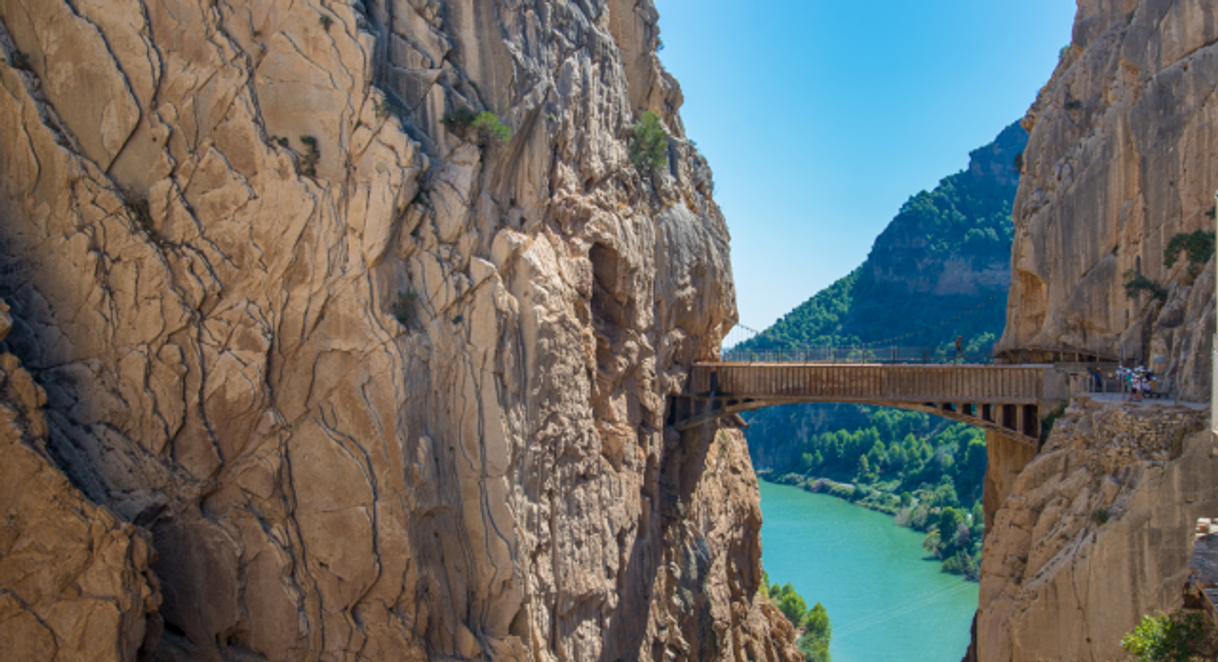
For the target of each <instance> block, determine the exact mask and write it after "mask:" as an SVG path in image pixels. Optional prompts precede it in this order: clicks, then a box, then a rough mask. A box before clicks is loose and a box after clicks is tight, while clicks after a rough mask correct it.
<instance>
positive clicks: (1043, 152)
mask: <svg viewBox="0 0 1218 662" xmlns="http://www.w3.org/2000/svg"><path fill="white" fill-rule="evenodd" d="M1216 42H1218V3H1215V2H1214V1H1213V0H1153V1H1152V0H1079V8H1078V13H1077V16H1076V18H1075V25H1074V33H1073V37H1072V40H1071V43H1070V44H1069V45H1068V46H1067V47H1066V48H1064V49H1063V50H1062V55H1061V60H1060V62H1059V63H1058V66H1057V69H1056V70H1055V71H1054V72H1053V76H1052V78H1051V79H1050V81H1049V83H1048V84H1047V85H1045V87H1043V88H1042V89H1041V91H1040V94H1039V95H1038V96H1037V99H1036V102H1035V103H1034V104H1033V106H1032V108H1031V109H1030V110H1029V111H1028V115H1027V117H1025V119H1024V121H1023V125H1024V127H1025V128H1027V129H1028V130H1029V132H1030V134H1031V136H1030V138H1029V140H1028V146H1027V149H1026V151H1025V152H1024V157H1023V177H1022V178H1021V180H1020V186H1019V193H1018V196H1017V197H1016V200H1015V207H1014V212H1013V213H1014V220H1015V240H1014V246H1013V249H1012V263H1013V271H1014V273H1013V275H1012V280H1011V294H1010V299H1009V304H1008V308H1007V327H1006V334H1005V335H1004V336H1003V339H1002V342H1001V345H1000V348H1001V349H1007V350H1016V349H1047V350H1067V351H1083V352H1086V353H1091V354H1098V355H1101V356H1107V357H1112V358H1117V357H1120V356H1122V355H1123V356H1126V357H1137V358H1140V359H1141V360H1142V361H1144V362H1145V363H1146V364H1147V365H1148V366H1149V367H1151V368H1152V369H1154V370H1155V371H1156V372H1158V373H1159V374H1161V375H1165V376H1167V377H1169V378H1170V379H1172V380H1173V381H1174V382H1175V383H1176V384H1177V387H1178V390H1179V393H1180V395H1181V396H1182V397H1185V398H1186V399H1189V400H1193V401H1201V402H1204V401H1207V400H1208V395H1209V393H1210V377H1211V376H1210V371H1211V368H1210V365H1209V364H1210V360H1211V359H1210V356H1209V351H1208V347H1209V343H1210V337H1211V335H1212V334H1213V331H1214V311H1213V289H1214V288H1213V280H1212V278H1213V270H1214V266H1213V264H1212V263H1211V264H1208V265H1206V266H1205V267H1204V269H1202V270H1200V273H1199V275H1194V274H1191V273H1189V269H1188V264H1187V262H1188V261H1187V260H1186V259H1181V260H1179V261H1178V262H1177V263H1176V264H1175V265H1174V266H1173V267H1170V268H1169V267H1167V266H1166V265H1165V264H1164V257H1163V251H1164V248H1165V247H1166V245H1167V243H1168V242H1169V241H1170V240H1171V238H1172V237H1173V236H1175V235H1176V234H1178V233H1182V232H1192V231H1194V230H1199V229H1200V230H1207V231H1213V229H1214V218H1213V213H1214V206H1215V199H1214V195H1215V191H1218V162H1216V161H1215V160H1214V159H1213V154H1214V153H1215V152H1218V133H1215V132H1214V130H1213V126H1214V125H1215V122H1216V121H1218V101H1215V99H1216V97H1215V95H1214V94H1213V93H1214V90H1215V86H1216V85H1218V43H1216ZM1130 272H1133V273H1141V274H1142V275H1143V276H1144V277H1146V278H1147V279H1150V280H1152V281H1155V282H1156V283H1158V284H1159V286H1161V287H1162V288H1163V289H1164V296H1163V298H1162V299H1159V298H1156V297H1154V296H1152V295H1150V294H1148V293H1142V294H1141V295H1139V296H1137V297H1134V298H1129V297H1127V296H1126V293H1125V291H1124V287H1123V283H1124V282H1125V281H1126V279H1127V276H1126V274H1127V273H1130Z"/></svg>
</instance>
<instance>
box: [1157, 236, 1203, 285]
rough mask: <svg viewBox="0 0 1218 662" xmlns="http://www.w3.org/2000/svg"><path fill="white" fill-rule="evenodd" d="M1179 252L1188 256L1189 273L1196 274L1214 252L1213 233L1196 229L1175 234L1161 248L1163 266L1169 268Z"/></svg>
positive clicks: (1178, 256)
mask: <svg viewBox="0 0 1218 662" xmlns="http://www.w3.org/2000/svg"><path fill="white" fill-rule="evenodd" d="M1180 253H1184V254H1185V255H1186V256H1188V273H1189V275H1190V276H1196V275H1197V274H1198V273H1200V272H1201V268H1202V267H1204V266H1205V263H1206V262H1209V260H1210V256H1212V255H1213V254H1214V233H1213V232H1206V231H1204V230H1197V231H1196V232H1180V233H1178V234H1176V235H1175V236H1173V237H1172V238H1171V239H1169V240H1168V241H1167V248H1164V249H1163V266H1165V267H1167V268H1169V269H1170V268H1171V267H1173V266H1175V264H1176V261H1177V260H1178V259H1179V258H1180Z"/></svg>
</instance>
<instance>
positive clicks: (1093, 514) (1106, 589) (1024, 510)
mask: <svg viewBox="0 0 1218 662" xmlns="http://www.w3.org/2000/svg"><path fill="white" fill-rule="evenodd" d="M1207 423H1208V418H1207V412H1205V411H1204V410H1195V409H1188V408H1185V407H1181V406H1165V405H1145V406H1136V407H1130V406H1127V405H1123V404H1121V403H1098V402H1093V401H1091V400H1090V399H1088V398H1079V399H1076V400H1075V401H1074V402H1073V403H1072V404H1071V406H1070V408H1069V409H1068V410H1067V411H1066V414H1065V416H1063V417H1062V418H1061V419H1059V420H1058V421H1057V423H1056V425H1055V426H1054V428H1053V432H1052V434H1051V435H1050V437H1049V440H1048V442H1047V444H1046V445H1045V447H1044V448H1043V449H1042V451H1041V453H1040V454H1039V455H1038V456H1037V457H1036V458H1035V459H1034V460H1033V461H1032V462H1031V463H1030V464H1028V466H1027V467H1026V468H1025V469H1024V470H1023V471H1022V472H1021V473H1020V474H1019V476H1018V478H1016V479H1015V481H1014V483H1013V484H1012V485H1011V490H1010V496H1009V497H1007V499H1006V501H1005V502H1003V505H1002V507H1001V508H1000V509H999V510H998V512H997V514H996V515H995V516H994V517H993V518H992V520H989V521H987V532H986V538H985V549H984V552H983V555H982V565H981V595H980V610H979V611H978V614H977V625H976V632H975V638H976V650H977V657H976V658H975V659H979V660H982V661H983V662H995V661H998V662H1006V661H1011V662H1019V661H1024V660H1029V661H1030V660H1063V661H1064V660H1092V661H1097V662H1098V661H1101V660H1114V659H1120V658H1122V657H1124V653H1123V652H1122V651H1121V648H1120V640H1121V637H1122V636H1123V635H1124V634H1125V633H1126V632H1129V631H1130V630H1132V629H1133V628H1134V626H1136V625H1137V623H1138V622H1139V621H1140V620H1141V618H1142V615H1143V614H1148V613H1154V612H1155V611H1157V610H1163V611H1167V610H1169V609H1172V608H1174V607H1177V606H1178V605H1179V603H1180V596H1181V590H1182V588H1183V586H1184V583H1185V582H1184V580H1185V577H1186V576H1187V574H1188V561H1189V554H1190V553H1191V550H1192V540H1193V527H1192V523H1193V522H1195V521H1196V518H1197V517H1198V516H1200V515H1203V514H1204V513H1208V512H1214V510H1215V508H1218V486H1215V484H1214V481H1213V476H1214V475H1215V473H1216V472H1218V454H1216V453H1215V451H1214V448H1215V447H1214V442H1213V440H1212V437H1211V434H1210V432H1209V430H1208V429H1207V428H1208V425H1207ZM987 487H988V486H987ZM987 505H988V504H987ZM987 514H988V513H987Z"/></svg>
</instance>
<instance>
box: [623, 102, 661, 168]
mask: <svg viewBox="0 0 1218 662" xmlns="http://www.w3.org/2000/svg"><path fill="white" fill-rule="evenodd" d="M632 131H633V134H634V135H633V136H631V138H630V142H629V144H628V145H627V147H628V149H629V152H630V162H631V163H633V164H634V167H636V168H638V169H639V170H646V169H649V168H660V167H663V166H665V165H667V164H668V134H667V133H666V132H665V131H664V127H663V126H661V125H660V116H659V115H656V114H655V113H653V112H651V111H650V110H648V111H646V112H644V113H643V116H642V117H640V118H639V121H638V122H635V124H634V129H633V130H632Z"/></svg>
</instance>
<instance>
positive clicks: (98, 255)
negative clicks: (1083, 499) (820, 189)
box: [0, 0, 794, 660]
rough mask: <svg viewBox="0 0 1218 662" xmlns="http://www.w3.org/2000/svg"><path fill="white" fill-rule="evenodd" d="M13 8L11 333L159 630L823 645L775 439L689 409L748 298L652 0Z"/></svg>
mask: <svg viewBox="0 0 1218 662" xmlns="http://www.w3.org/2000/svg"><path fill="white" fill-rule="evenodd" d="M0 20H2V21H3V24H4V28H5V31H4V34H3V35H2V36H0V41H2V42H3V45H4V48H5V50H6V52H7V53H8V55H9V60H10V62H13V63H14V65H15V66H10V67H4V68H3V70H0V85H2V86H3V90H4V93H3V94H2V95H0V159H2V163H0V172H2V173H3V179H2V184H0V185H2V187H3V188H2V191H0V196H2V197H0V214H2V216H3V220H2V223H0V262H2V265H0V266H2V267H3V273H4V277H3V281H2V283H0V285H2V288H0V289H2V290H3V294H4V295H5V296H6V297H8V299H9V300H10V302H11V303H12V305H13V307H14V311H15V313H16V314H17V321H16V322H15V328H14V331H13V334H12V336H11V337H10V339H9V347H10V348H11V349H12V351H13V352H14V353H16V354H17V355H19V356H20V357H21V359H22V361H24V363H25V365H26V366H27V368H28V369H29V370H30V371H31V373H32V374H33V375H34V377H35V379H36V380H37V381H38V382H39V383H41V384H42V385H44V387H45V388H46V393H47V422H48V427H49V431H50V437H49V443H48V447H49V450H50V452H51V453H52V455H53V456H54V457H55V458H56V459H57V460H58V461H59V463H60V465H61V466H62V467H63V468H64V470H65V471H66V472H67V473H68V475H69V476H70V477H71V479H72V480H73V482H74V483H75V484H76V485H78V486H80V488H81V489H82V490H83V491H84V492H85V493H86V494H87V495H88V496H89V497H90V498H91V499H93V500H94V501H96V502H98V503H101V504H105V505H106V506H108V507H110V508H112V509H113V510H114V512H116V513H118V514H119V516H120V517H121V518H123V519H124V520H126V521H128V522H131V523H133V524H137V525H139V526H142V527H145V528H147V529H148V530H150V531H151V532H152V534H153V537H154V547H155V549H156V551H157V553H158V555H159V560H158V561H157V563H156V564H155V566H154V569H155V572H156V574H157V577H158V578H159V580H160V582H161V586H162V590H163V594H164V604H163V605H162V608H161V612H160V613H161V616H162V617H163V619H164V622H165V635H164V637H163V638H162V639H161V641H160V645H159V648H158V649H157V653H156V654H157V655H158V657H159V659H162V660H185V659H207V660H216V659H241V660H257V659H268V660H420V659H429V658H459V659H479V658H489V659H535V660H551V659H552V660H615V659H636V658H640V659H657V660H658V659H666V660H668V659H673V660H693V659H733V658H735V659H742V658H744V657H748V658H750V659H775V660H776V659H791V656H792V655H793V654H794V651H793V647H792V639H793V637H792V636H791V632H790V631H789V628H788V627H786V626H785V625H784V623H783V622H781V617H779V616H777V615H776V614H775V613H774V612H773V610H767V609H766V608H765V607H764V606H762V605H761V604H759V603H758V602H757V601H756V597H755V589H756V586H757V584H758V583H759V581H760V576H759V575H760V564H759V557H758V552H757V547H758V540H757V529H758V527H757V520H758V517H759V514H758V513H759V511H758V509H757V504H756V489H755V484H754V482H753V477H752V469H751V467H750V465H749V463H748V458H747V454H746V453H743V452H742V451H741V450H738V448H739V445H740V440H739V439H738V438H737V437H734V436H729V437H725V438H728V439H729V441H731V443H733V444H735V445H729V446H726V448H728V451H727V452H726V453H725V454H724V455H722V456H721V455H717V453H719V452H720V451H717V450H711V449H712V448H713V447H715V448H725V446H723V445H722V444H723V443H724V442H722V441H716V440H715V439H714V438H713V432H714V431H711V430H706V431H703V432H701V433H697V434H687V435H686V436H685V437H684V438H682V437H681V436H679V435H677V434H676V433H675V432H673V431H671V429H667V430H666V428H665V420H664V417H665V410H666V400H667V397H668V396H669V395H671V394H673V393H676V392H678V391H679V390H680V389H681V388H682V386H683V380H684V377H685V372H686V368H687V367H688V365H689V364H690V363H691V362H692V361H694V360H697V359H700V358H710V357H713V356H715V355H716V352H717V350H718V345H719V340H720V338H721V337H722V335H723V334H724V333H725V332H726V331H727V329H728V328H729V327H730V326H731V325H732V323H733V321H734V317H735V311H734V309H735V305H734V292H733V287H732V280H731V272H730V266H729V262H728V235H727V231H726V226H725V224H724V222H723V219H722V217H721V215H720V213H719V210H718V208H717V207H716V206H715V204H714V202H713V201H712V200H711V197H710V191H711V188H712V183H711V172H710V170H709V168H708V167H707V165H706V163H705V161H704V160H703V159H702V158H701V157H700V156H699V155H698V154H697V152H696V150H694V149H693V147H692V146H691V145H690V143H688V142H687V141H685V140H684V139H683V137H682V136H683V130H682V128H681V124H680V120H679V117H678V116H677V114H676V113H677V109H678V107H679V105H680V102H681V96H680V91H679V89H678V87H677V85H676V83H675V81H673V80H672V79H671V78H670V77H669V76H668V75H667V74H666V73H665V72H664V71H663V70H662V69H661V68H660V67H659V64H658V60H657V59H656V58H655V56H654V52H653V51H654V47H655V44H656V39H657V30H656V28H655V20H656V13H655V9H654V7H653V6H652V4H651V2H650V0H637V1H633V0H591V1H585V0H579V1H570V2H568V1H566V0H534V1H526V2H519V1H512V0H457V1H454V2H445V3H441V2H438V1H437V0H409V1H407V0H376V1H375V2H374V1H372V0H366V1H365V2H364V3H362V4H361V3H356V4H349V3H347V2H320V3H310V2H306V3H299V2H286V1H276V0H255V1H253V2H229V1H226V0H219V1H218V2H211V1H207V2H204V1H203V0H153V1H151V2H136V1H135V0H71V1H70V2H67V1H64V0H0ZM18 51H20V53H18ZM645 109H650V110H654V111H656V112H657V113H659V114H660V116H661V117H662V118H663V120H664V122H665V123H666V125H667V127H668V129H669V131H670V133H671V134H672V138H671V139H670V145H669V152H668V156H669V160H668V165H667V166H665V167H661V168H656V169H654V170H643V171H640V170H639V169H637V168H635V167H633V166H631V165H630V163H629V161H628V158H627V138H628V137H629V135H630V127H631V126H632V124H633V122H634V121H635V119H636V118H637V117H638V114H639V113H640V112H641V111H643V110H645ZM460 110H466V111H471V112H478V111H483V110H488V111H491V112H494V113H496V114H497V115H498V117H499V118H500V119H501V120H502V122H503V123H504V124H506V125H507V126H509V127H510V128H511V129H512V131H513V134H512V137H511V139H510V140H509V141H507V142H506V143H500V142H498V141H497V140H496V139H494V138H493V137H491V136H489V135H487V133H486V132H483V131H479V130H477V129H476V128H475V127H472V126H468V125H465V124H464V123H463V122H461V121H455V122H453V121H450V122H444V121H443V120H444V119H445V115H446V114H448V115H449V116H450V118H451V117H453V116H458V115H459V113H457V112H456V111H460ZM723 434H724V435H734V433H729V432H726V431H725V432H724V433H723ZM714 444H720V445H719V446H717V447H716V446H714Z"/></svg>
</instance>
